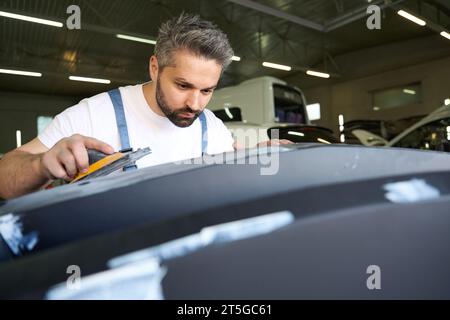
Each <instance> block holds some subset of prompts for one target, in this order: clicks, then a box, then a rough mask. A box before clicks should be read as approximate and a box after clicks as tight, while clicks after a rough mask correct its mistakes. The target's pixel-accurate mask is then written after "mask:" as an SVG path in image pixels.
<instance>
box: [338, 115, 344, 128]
mask: <svg viewBox="0 0 450 320" xmlns="http://www.w3.org/2000/svg"><path fill="white" fill-rule="evenodd" d="M338 119H339V126H343V125H344V115H343V114H340V115H339V117H338Z"/></svg>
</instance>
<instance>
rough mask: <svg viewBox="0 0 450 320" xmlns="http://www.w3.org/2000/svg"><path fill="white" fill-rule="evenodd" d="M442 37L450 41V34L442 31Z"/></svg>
mask: <svg viewBox="0 0 450 320" xmlns="http://www.w3.org/2000/svg"><path fill="white" fill-rule="evenodd" d="M441 36H443V37H444V38H447V39H448V40H450V33H448V32H445V31H442V32H441Z"/></svg>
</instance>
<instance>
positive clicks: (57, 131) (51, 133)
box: [38, 100, 92, 149]
mask: <svg viewBox="0 0 450 320" xmlns="http://www.w3.org/2000/svg"><path fill="white" fill-rule="evenodd" d="M88 108H89V106H88V102H87V100H83V101H81V102H80V103H79V104H77V105H75V106H73V107H70V108H68V109H66V110H64V111H63V112H62V113H60V114H58V115H57V116H56V117H55V118H54V119H53V121H52V122H51V123H50V124H49V125H48V126H47V127H46V128H45V129H44V130H43V131H42V133H41V134H39V135H38V139H39V141H41V142H42V143H43V144H44V145H45V146H46V147H47V148H49V149H50V148H52V147H53V146H54V145H55V144H56V143H57V142H58V141H59V140H61V139H63V138H67V137H70V136H72V135H74V134H81V135H84V136H90V135H91V131H92V130H91V129H90V117H89V110H88Z"/></svg>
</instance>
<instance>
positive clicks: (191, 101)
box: [186, 90, 201, 112]
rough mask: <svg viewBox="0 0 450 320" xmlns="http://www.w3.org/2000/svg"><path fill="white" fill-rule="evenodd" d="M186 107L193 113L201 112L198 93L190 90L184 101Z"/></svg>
mask: <svg viewBox="0 0 450 320" xmlns="http://www.w3.org/2000/svg"><path fill="white" fill-rule="evenodd" d="M186 105H187V106H188V107H189V108H191V109H192V110H193V111H196V112H197V111H201V105H200V91H197V90H192V91H191V92H190V93H189V96H188V98H187V100H186Z"/></svg>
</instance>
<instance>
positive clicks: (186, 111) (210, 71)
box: [152, 51, 222, 128]
mask: <svg viewBox="0 0 450 320" xmlns="http://www.w3.org/2000/svg"><path fill="white" fill-rule="evenodd" d="M154 62H155V61H154V60H153V58H152V64H153V63H154ZM152 68H153V66H152ZM152 71H154V70H152ZM158 71H159V72H158ZM158 71H157V72H155V73H153V72H152V77H153V76H156V78H157V81H156V101H157V103H158V105H159V107H160V109H161V111H162V112H163V113H164V114H165V115H166V117H167V118H168V119H169V120H170V121H172V123H173V124H175V125H176V126H178V127H183V128H184V127H189V126H190V125H192V123H194V121H195V120H196V119H197V118H198V116H199V115H200V114H201V113H202V112H203V109H204V108H205V107H206V105H207V104H208V102H209V100H210V99H211V97H212V93H213V91H214V89H215V88H216V86H217V83H218V82H219V78H220V74H221V72H222V66H221V65H219V64H218V63H217V62H216V61H215V60H206V59H204V58H201V57H197V56H195V55H193V54H191V53H189V52H187V51H178V52H176V53H175V54H174V65H169V66H166V67H165V68H164V69H163V70H158ZM153 79H154V78H153Z"/></svg>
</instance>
